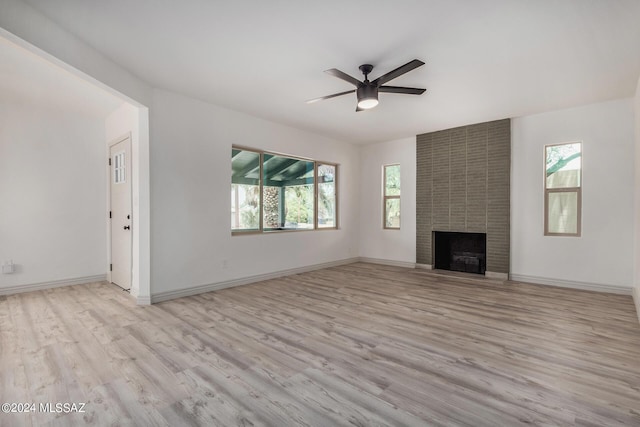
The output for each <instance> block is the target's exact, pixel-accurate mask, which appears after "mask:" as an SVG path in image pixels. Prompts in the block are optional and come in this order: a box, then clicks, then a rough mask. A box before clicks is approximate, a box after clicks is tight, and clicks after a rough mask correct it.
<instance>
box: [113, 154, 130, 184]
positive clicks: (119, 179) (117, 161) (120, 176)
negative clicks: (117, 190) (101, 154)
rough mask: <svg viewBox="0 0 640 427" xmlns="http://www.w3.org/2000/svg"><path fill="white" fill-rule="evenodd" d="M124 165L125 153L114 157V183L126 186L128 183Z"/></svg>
mask: <svg viewBox="0 0 640 427" xmlns="http://www.w3.org/2000/svg"><path fill="white" fill-rule="evenodd" d="M126 174H127V172H126V168H125V163H124V151H121V152H120V153H118V154H115V155H114V156H113V183H114V184H124V183H125V182H126V181H127V177H126Z"/></svg>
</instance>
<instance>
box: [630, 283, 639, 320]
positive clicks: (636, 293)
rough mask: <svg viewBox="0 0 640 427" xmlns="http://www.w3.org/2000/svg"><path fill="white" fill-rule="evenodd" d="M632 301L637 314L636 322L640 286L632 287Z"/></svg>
mask: <svg viewBox="0 0 640 427" xmlns="http://www.w3.org/2000/svg"><path fill="white" fill-rule="evenodd" d="M631 295H632V296H633V302H635V304H636V314H637V315H638V322H640V288H633V290H632V294H631Z"/></svg>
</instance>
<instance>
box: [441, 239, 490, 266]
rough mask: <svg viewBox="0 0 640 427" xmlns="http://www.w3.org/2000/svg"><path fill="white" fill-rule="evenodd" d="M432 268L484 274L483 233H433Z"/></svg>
mask: <svg viewBox="0 0 640 427" xmlns="http://www.w3.org/2000/svg"><path fill="white" fill-rule="evenodd" d="M433 241H434V249H435V250H434V258H435V259H434V268H436V269H439V270H450V271H462V272H465V273H476V274H484V272H485V270H486V265H487V263H486V259H487V235H486V234H485V233H458V232H450V231H434V232H433Z"/></svg>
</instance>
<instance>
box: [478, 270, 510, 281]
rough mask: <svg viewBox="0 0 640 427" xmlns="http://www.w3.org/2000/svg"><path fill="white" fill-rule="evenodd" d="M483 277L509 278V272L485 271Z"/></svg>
mask: <svg viewBox="0 0 640 427" xmlns="http://www.w3.org/2000/svg"><path fill="white" fill-rule="evenodd" d="M484 277H486V278H488V279H498V280H509V273H496V272H495V271H485V272H484Z"/></svg>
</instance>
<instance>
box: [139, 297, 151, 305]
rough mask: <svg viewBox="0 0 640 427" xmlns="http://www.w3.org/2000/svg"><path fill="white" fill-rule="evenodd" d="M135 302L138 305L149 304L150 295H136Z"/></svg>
mask: <svg viewBox="0 0 640 427" xmlns="http://www.w3.org/2000/svg"><path fill="white" fill-rule="evenodd" d="M136 304H138V305H151V297H150V296H148V295H145V296H140V295H138V296H137V297H136Z"/></svg>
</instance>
